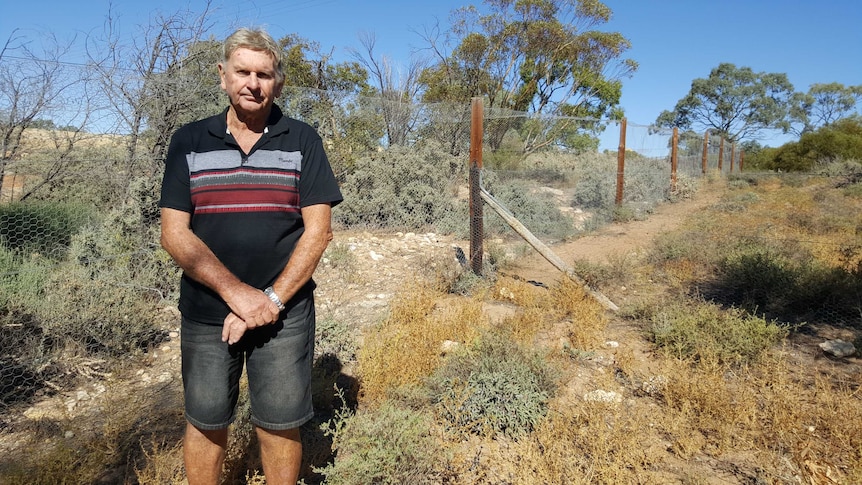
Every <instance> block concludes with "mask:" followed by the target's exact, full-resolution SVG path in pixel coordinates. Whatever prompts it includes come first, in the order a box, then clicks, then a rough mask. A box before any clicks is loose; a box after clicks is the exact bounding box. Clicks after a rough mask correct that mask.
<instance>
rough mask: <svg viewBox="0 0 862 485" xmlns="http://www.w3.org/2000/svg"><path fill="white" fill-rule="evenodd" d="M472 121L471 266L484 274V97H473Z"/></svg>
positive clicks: (478, 273) (480, 273) (476, 272)
mask: <svg viewBox="0 0 862 485" xmlns="http://www.w3.org/2000/svg"><path fill="white" fill-rule="evenodd" d="M470 108H471V123H470V180H469V184H470V268H471V269H472V270H473V273H475V274H477V275H479V276H482V254H483V253H484V250H483V248H482V239H483V236H484V227H483V224H482V218H483V212H482V195H481V192H480V189H481V170H482V131H483V128H482V118H483V115H484V113H483V109H482V98H480V97H476V98H473V100H472V103H471V107H470Z"/></svg>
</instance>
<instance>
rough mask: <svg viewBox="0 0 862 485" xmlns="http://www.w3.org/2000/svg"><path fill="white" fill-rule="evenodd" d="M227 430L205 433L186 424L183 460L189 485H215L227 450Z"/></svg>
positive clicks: (218, 480)
mask: <svg viewBox="0 0 862 485" xmlns="http://www.w3.org/2000/svg"><path fill="white" fill-rule="evenodd" d="M227 435H228V430H227V429H218V430H214V431H205V430H201V429H198V428H196V427H194V426H193V425H192V424H191V423H186V435H185V439H184V440H183V459H184V460H185V464H186V476H187V477H188V480H189V485H217V484H218V483H219V482H220V481H221V472H222V465H223V464H224V456H225V450H226V449H227Z"/></svg>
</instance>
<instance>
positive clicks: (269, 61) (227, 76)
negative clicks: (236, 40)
mask: <svg viewBox="0 0 862 485" xmlns="http://www.w3.org/2000/svg"><path fill="white" fill-rule="evenodd" d="M218 71H219V76H220V77H221V88H222V89H223V90H224V92H225V93H227V95H228V98H230V104H231V106H233V108H234V109H235V110H236V111H237V112H238V113H240V114H249V115H252V114H256V113H261V112H267V113H268V111H269V108H270V107H271V106H272V104H273V103H274V102H275V98H277V97H278V96H279V95H281V88H282V87H283V86H284V82H283V81H282V82H278V81H277V80H276V68H275V60H274V59H273V58H272V56H270V55H269V54H268V53H266V52H264V51H255V50H251V49H246V48H243V47H240V48H238V49H236V50H235V51H233V53H232V54H231V56H230V58H229V59H228V60H227V62H225V63H223V64H222V63H219V65H218Z"/></svg>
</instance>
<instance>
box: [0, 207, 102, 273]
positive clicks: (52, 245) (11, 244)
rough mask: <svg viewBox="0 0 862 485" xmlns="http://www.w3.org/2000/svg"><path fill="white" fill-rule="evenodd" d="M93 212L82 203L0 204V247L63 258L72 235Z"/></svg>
mask: <svg viewBox="0 0 862 485" xmlns="http://www.w3.org/2000/svg"><path fill="white" fill-rule="evenodd" d="M92 212H93V211H92V209H90V208H88V207H85V206H82V205H79V204H57V203H42V202H40V203H24V202H15V203H11V204H4V205H0V245H2V246H4V247H5V248H7V249H10V250H14V251H21V252H24V253H36V254H39V255H43V256H48V257H52V258H55V259H61V258H62V257H63V256H64V255H65V250H66V248H67V247H68V246H69V242H70V241H71V237H72V234H74V233H75V231H77V230H78V229H79V228H80V227H81V226H83V225H84V224H85V223H86V222H87V221H88V220H89V219H90V218H91V216H92Z"/></svg>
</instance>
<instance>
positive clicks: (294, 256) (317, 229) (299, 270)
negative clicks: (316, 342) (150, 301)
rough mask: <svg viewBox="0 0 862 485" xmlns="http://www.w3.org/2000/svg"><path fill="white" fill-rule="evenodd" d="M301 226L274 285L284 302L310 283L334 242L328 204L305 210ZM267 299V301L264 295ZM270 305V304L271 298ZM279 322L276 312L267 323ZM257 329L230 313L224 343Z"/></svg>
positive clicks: (235, 340)
mask: <svg viewBox="0 0 862 485" xmlns="http://www.w3.org/2000/svg"><path fill="white" fill-rule="evenodd" d="M302 222H303V225H304V226H305V230H304V232H303V233H302V236H300V238H299V240H298V241H297V242H296V248H294V250H293V253H291V255H290V259H289V260H288V261H287V266H286V267H285V268H284V269H283V270H282V272H281V274H279V275H278V278H276V280H275V283H273V285H272V289H273V291H274V292H275V294H276V295H278V298H279V299H280V300H281V301H283V302H286V301H288V300H290V299H291V298H292V297H293V295H295V294H296V292H297V291H299V289H300V288H302V287H303V286H304V285H305V284H306V283H307V282H308V280H310V279H311V276H312V275H313V274H314V270H315V269H316V268H317V264H318V263H319V262H320V258H321V256H323V252H324V251H325V250H326V247H327V246H328V245H329V242H330V241H332V207H331V206H330V205H329V204H315V205H311V206H308V207H303V208H302ZM261 294H263V293H261ZM264 298H267V297H266V296H265V295H264ZM267 301H269V299H268V298H267ZM269 303H270V304H271V305H272V308H275V304H274V303H272V302H271V301H270V302H269ZM277 318H278V312H277V311H276V315H275V317H274V318H273V319H272V320H271V321H268V322H265V323H272V322H274V321H275V320H276V319H277ZM255 326H257V325H252V324H249V323H248V321H245V322H243V319H241V318H239V317H238V316H237V315H235V314H233V313H231V314H230V315H228V317H227V318H226V319H225V325H224V329H223V331H222V340H224V341H226V342H229V343H235V342H237V341H239V339H240V338H242V336H243V334H244V333H245V331H246V330H247V329H250V328H254V327H255Z"/></svg>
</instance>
